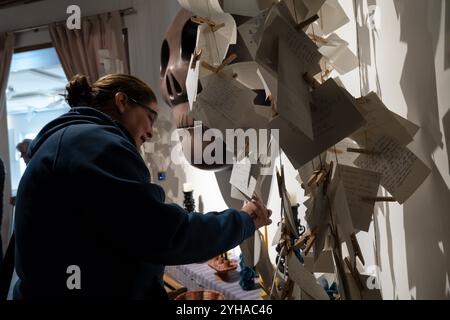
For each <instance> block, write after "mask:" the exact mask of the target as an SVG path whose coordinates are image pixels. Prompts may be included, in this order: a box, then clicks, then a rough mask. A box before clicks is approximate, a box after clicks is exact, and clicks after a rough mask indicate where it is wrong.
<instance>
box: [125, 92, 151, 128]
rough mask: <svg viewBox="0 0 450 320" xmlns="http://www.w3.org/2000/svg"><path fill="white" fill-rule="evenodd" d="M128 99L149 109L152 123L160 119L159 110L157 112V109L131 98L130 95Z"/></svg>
mask: <svg viewBox="0 0 450 320" xmlns="http://www.w3.org/2000/svg"><path fill="white" fill-rule="evenodd" d="M128 99H130V100H131V101H132V102H133V103H135V104H137V105H138V106H140V107H142V108H144V109H145V110H147V112H148V115H149V118H150V121H151V122H152V125H153V124H154V123H155V122H156V120H157V119H158V112H156V111H155V110H153V109H152V108H150V107H149V106H147V105H145V104H143V103H141V102H139V101H137V100H135V99H133V98H131V97H128Z"/></svg>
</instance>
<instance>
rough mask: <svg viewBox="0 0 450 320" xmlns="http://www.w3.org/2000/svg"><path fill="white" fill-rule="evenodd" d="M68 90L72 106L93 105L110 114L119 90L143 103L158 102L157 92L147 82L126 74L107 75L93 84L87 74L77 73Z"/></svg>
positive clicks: (68, 85)
mask: <svg viewBox="0 0 450 320" xmlns="http://www.w3.org/2000/svg"><path fill="white" fill-rule="evenodd" d="M66 90H67V96H66V100H67V103H68V104H69V105H70V107H71V108H75V107H82V106H84V107H92V108H95V109H99V110H101V111H104V112H106V113H108V114H109V113H110V112H111V111H112V108H111V107H112V105H113V101H114V97H115V95H116V93H117V92H123V93H125V94H126V95H127V96H129V97H130V98H132V99H134V100H136V101H138V102H141V103H152V102H156V96H155V94H154V93H153V91H152V89H150V87H149V86H148V85H147V84H146V83H144V82H143V81H141V80H139V79H138V78H136V77H133V76H130V75H125V74H109V75H106V76H104V77H102V78H100V79H98V80H97V81H96V82H95V83H94V84H93V85H92V86H91V85H90V84H89V81H88V79H87V77H86V76H84V75H79V74H77V75H76V76H74V77H73V78H72V79H71V80H70V81H69V83H68V84H67V86H66Z"/></svg>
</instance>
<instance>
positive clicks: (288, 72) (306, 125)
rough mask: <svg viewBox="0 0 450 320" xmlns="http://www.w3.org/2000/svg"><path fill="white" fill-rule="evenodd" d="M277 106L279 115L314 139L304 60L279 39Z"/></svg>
mask: <svg viewBox="0 0 450 320" xmlns="http://www.w3.org/2000/svg"><path fill="white" fill-rule="evenodd" d="M278 58H279V63H278V93H279V95H278V108H277V111H278V113H279V115H280V116H281V117H283V118H284V119H285V120H287V121H291V122H292V124H294V125H295V126H296V127H297V128H299V129H300V130H301V131H302V132H303V133H304V134H305V135H306V136H307V137H308V138H309V139H311V140H314V134H313V128H312V119H311V107H310V103H311V95H310V92H309V85H308V84H307V83H306V81H304V80H303V74H305V73H306V72H307V69H308V67H307V66H305V64H304V62H305V61H304V60H301V59H298V58H297V56H296V55H295V54H294V53H293V52H292V51H291V50H290V49H289V46H288V45H287V43H286V42H285V41H284V40H282V39H280V40H279V51H278Z"/></svg>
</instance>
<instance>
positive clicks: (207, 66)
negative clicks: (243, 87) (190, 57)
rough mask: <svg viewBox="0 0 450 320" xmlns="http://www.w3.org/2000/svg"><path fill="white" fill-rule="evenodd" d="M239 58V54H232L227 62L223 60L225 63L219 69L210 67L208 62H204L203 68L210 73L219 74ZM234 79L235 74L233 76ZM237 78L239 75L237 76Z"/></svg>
mask: <svg viewBox="0 0 450 320" xmlns="http://www.w3.org/2000/svg"><path fill="white" fill-rule="evenodd" d="M236 58H237V54H235V53H233V54H231V55H230V56H229V57H228V58H226V59H225V60H223V62H222V63H221V64H220V66H218V67H214V66H212V65H210V64H209V63H208V62H206V61H202V67H203V68H205V69H208V70H209V71H212V72H214V73H219V72H220V71H222V70H223V69H224V68H225V67H226V66H227V65H229V64H230V63H231V62H233V61H234V60H236ZM233 77H235V76H234V74H233ZM236 77H237V75H236Z"/></svg>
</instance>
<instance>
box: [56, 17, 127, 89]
mask: <svg viewBox="0 0 450 320" xmlns="http://www.w3.org/2000/svg"><path fill="white" fill-rule="evenodd" d="M122 30H123V23H122V17H121V16H120V13H119V12H118V11H116V12H111V13H105V14H101V15H97V16H92V17H87V18H84V19H82V22H81V29H80V30H69V29H68V28H67V26H66V24H65V22H64V23H54V24H51V25H49V31H50V36H51V38H52V41H53V44H54V46H55V48H56V51H57V52H58V56H59V58H60V60H61V64H62V66H63V69H64V71H65V73H66V76H67V78H68V79H70V78H71V77H73V76H74V75H76V74H77V73H79V74H84V75H86V76H88V77H89V79H90V80H91V82H95V81H96V80H97V79H98V78H100V77H101V76H103V75H105V74H109V73H126V74H128V73H129V67H128V61H127V55H126V50H125V41H124V38H123V31H122Z"/></svg>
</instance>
